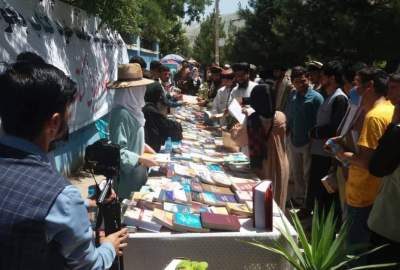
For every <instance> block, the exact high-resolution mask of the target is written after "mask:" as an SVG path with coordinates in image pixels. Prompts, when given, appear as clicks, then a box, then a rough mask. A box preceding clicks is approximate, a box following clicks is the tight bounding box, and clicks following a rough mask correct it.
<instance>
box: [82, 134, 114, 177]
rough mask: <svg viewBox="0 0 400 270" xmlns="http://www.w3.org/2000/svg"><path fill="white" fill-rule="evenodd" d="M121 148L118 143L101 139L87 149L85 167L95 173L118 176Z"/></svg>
mask: <svg viewBox="0 0 400 270" xmlns="http://www.w3.org/2000/svg"><path fill="white" fill-rule="evenodd" d="M120 149H121V147H120V146H119V145H118V144H114V143H111V142H109V141H108V140H107V139H101V140H99V141H97V142H95V143H94V144H92V145H89V146H88V147H86V150H85V167H86V168H87V169H89V170H91V172H93V173H94V174H101V175H104V176H105V177H107V178H112V177H116V176H117V175H118V173H119V167H120V160H121V155H120Z"/></svg>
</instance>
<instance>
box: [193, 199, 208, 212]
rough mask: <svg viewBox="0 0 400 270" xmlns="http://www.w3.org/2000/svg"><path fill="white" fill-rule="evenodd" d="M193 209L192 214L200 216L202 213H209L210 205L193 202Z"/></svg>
mask: <svg viewBox="0 0 400 270" xmlns="http://www.w3.org/2000/svg"><path fill="white" fill-rule="evenodd" d="M191 208H192V212H193V213H194V214H200V213H202V212H209V209H208V205H206V204H203V203H199V202H193V201H192V205H191Z"/></svg>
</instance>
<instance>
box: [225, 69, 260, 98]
mask: <svg viewBox="0 0 400 270" xmlns="http://www.w3.org/2000/svg"><path fill="white" fill-rule="evenodd" d="M232 69H233V72H234V73H235V82H236V83H237V85H236V86H235V87H234V88H233V89H232V92H231V97H230V99H229V103H231V102H232V100H233V99H234V98H236V99H238V100H239V101H241V100H242V99H243V98H249V97H250V94H251V91H252V90H253V88H254V86H256V85H257V84H256V83H255V82H252V81H250V65H249V64H248V63H236V64H233V66H232Z"/></svg>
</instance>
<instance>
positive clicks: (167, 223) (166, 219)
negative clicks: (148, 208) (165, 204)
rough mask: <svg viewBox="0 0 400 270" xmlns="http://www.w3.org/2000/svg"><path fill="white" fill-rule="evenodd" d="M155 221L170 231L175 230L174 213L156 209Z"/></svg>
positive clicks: (154, 213)
mask: <svg viewBox="0 0 400 270" xmlns="http://www.w3.org/2000/svg"><path fill="white" fill-rule="evenodd" d="M153 219H154V221H155V222H157V223H158V224H160V225H162V226H164V227H166V228H168V229H170V230H174V224H173V219H174V213H171V212H168V211H164V210H160V209H154V212H153Z"/></svg>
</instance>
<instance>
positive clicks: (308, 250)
mask: <svg viewBox="0 0 400 270" xmlns="http://www.w3.org/2000/svg"><path fill="white" fill-rule="evenodd" d="M291 217H292V221H293V225H294V227H295V229H296V231H297V233H298V235H299V241H300V243H301V246H302V247H303V250H304V256H303V258H304V266H305V267H306V269H313V268H315V264H314V262H313V260H312V258H313V250H312V247H311V245H310V243H309V242H308V239H307V236H306V234H305V232H304V229H303V226H302V225H301V222H300V219H299V217H298V216H297V214H296V213H294V214H291Z"/></svg>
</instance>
